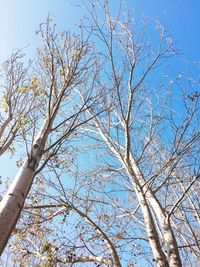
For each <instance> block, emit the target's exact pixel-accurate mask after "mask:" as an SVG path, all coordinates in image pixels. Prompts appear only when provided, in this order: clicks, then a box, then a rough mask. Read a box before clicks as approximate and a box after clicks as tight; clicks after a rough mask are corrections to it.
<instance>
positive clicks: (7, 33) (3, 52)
mask: <svg viewBox="0 0 200 267" xmlns="http://www.w3.org/2000/svg"><path fill="white" fill-rule="evenodd" d="M118 1H119V0H111V2H112V3H115V4H116V2H118ZM85 2H86V3H87V0H85ZM72 3H75V4H77V3H80V1H79V0H0V40H1V41H0V63H2V62H3V61H4V60H5V59H6V58H7V57H8V56H9V54H10V53H11V52H12V50H13V49H15V48H22V47H25V46H27V45H28V47H27V48H26V52H27V54H28V57H30V58H31V57H32V56H33V55H34V48H35V47H36V46H37V45H38V42H39V40H38V38H37V37H36V35H35V31H36V30H37V28H38V25H39V24H40V23H41V22H43V21H45V18H46V17H47V15H48V14H51V15H52V16H53V17H54V20H55V23H56V24H58V26H59V28H60V29H71V30H73V29H74V30H75V27H74V25H75V24H77V23H79V19H80V18H81V17H82V16H83V15H84V13H85V10H83V9H81V8H80V7H77V6H73V5H72ZM126 3H127V7H128V9H130V11H131V13H132V14H133V15H134V16H135V17H136V18H137V21H139V19H140V18H141V17H142V15H148V16H150V17H156V18H158V19H159V20H160V21H161V23H162V24H163V25H164V26H165V27H166V28H167V29H168V30H169V31H170V33H171V34H172V35H173V36H174V38H175V40H176V47H177V48H178V49H180V52H181V56H180V57H181V58H182V59H185V60H188V62H189V64H188V66H189V71H190V72H191V73H192V74H193V75H196V74H197V72H199V68H200V63H199V64H197V65H196V66H195V64H194V63H195V62H200V30H199V26H200V0H193V1H188V0H127V1H126ZM172 67H173V69H174V70H176V65H173V66H172ZM17 171H18V170H17V167H16V164H15V159H12V160H11V159H10V156H9V155H4V156H3V157H1V158H0V176H2V177H3V178H4V179H5V178H6V177H10V178H12V177H13V176H14V175H15V174H16V172H17ZM0 192H1V190H0Z"/></svg>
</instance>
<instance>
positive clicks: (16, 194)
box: [0, 120, 50, 255]
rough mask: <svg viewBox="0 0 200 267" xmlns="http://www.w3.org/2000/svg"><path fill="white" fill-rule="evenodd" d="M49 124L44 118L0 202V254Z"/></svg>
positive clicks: (22, 198) (27, 188) (46, 134)
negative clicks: (27, 153) (17, 171)
mask: <svg viewBox="0 0 200 267" xmlns="http://www.w3.org/2000/svg"><path fill="white" fill-rule="evenodd" d="M49 126H50V125H49V123H48V120H46V121H45V123H44V126H43V127H41V130H40V132H39V134H38V135H37V137H36V140H35V142H34V143H33V146H32V149H31V153H30V155H29V156H28V159H27V160H26V161H25V162H24V164H23V166H22V167H21V169H20V171H19V173H18V174H17V176H16V177H15V179H14V181H13V182H12V184H11V185H10V187H9V189H8V191H7V193H6V195H5V196H4V198H3V199H2V201H1V202H0V255H1V254H2V253H3V251H4V248H5V246H6V244H7V242H8V239H9V237H10V235H11V233H12V230H13V229H14V227H15V225H16V223H17V220H18V218H19V216H20V212H21V210H22V208H23V205H24V202H25V199H26V197H27V195H28V192H29V190H30V188H31V185H32V182H33V179H34V176H35V171H36V169H37V167H38V165H39V162H40V160H41V157H42V155H43V150H44V146H45V143H46V140H47V138H48V134H49V132H48V129H49V128H50V127H49Z"/></svg>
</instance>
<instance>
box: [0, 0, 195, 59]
mask: <svg viewBox="0 0 200 267" xmlns="http://www.w3.org/2000/svg"><path fill="white" fill-rule="evenodd" d="M117 1H118V0H111V3H116V2H117ZM80 2H81V1H79V0H34V1H33V0H29V1H27V0H17V1H16V0H6V1H5V0H0V36H1V42H0V62H2V61H3V60H4V59H6V57H7V56H8V55H9V54H10V53H11V51H12V49H13V48H21V47H23V46H26V45H27V44H30V47H29V48H28V49H27V51H28V52H29V53H30V54H31V53H32V51H33V47H34V46H33V45H36V44H37V42H38V41H37V38H36V37H35V35H34V32H35V30H36V29H37V27H38V25H39V23H41V22H43V21H44V20H45V17H46V16H47V15H48V14H49V13H50V14H52V15H53V16H54V17H55V22H56V23H57V24H58V25H59V26H60V27H61V28H73V25H74V24H76V23H78V21H79V19H80V17H81V16H83V14H84V10H83V9H81V8H78V7H76V6H72V3H80ZM85 2H86V3H87V0H85ZM126 3H127V6H128V8H129V9H130V10H131V12H133V14H134V15H135V16H136V17H137V18H138V17H140V16H142V14H145V15H149V16H152V17H157V18H158V19H159V20H160V21H161V23H163V24H164V25H165V26H166V28H168V29H169V30H170V32H171V33H174V35H175V37H176V39H177V47H178V48H180V49H181V52H182V53H183V54H184V56H185V58H186V59H188V60H189V61H191V62H192V61H196V60H199V59H200V49H199V45H200V31H199V25H200V16H199V14H200V0H195V1H188V0H168V1H166V0H148V1H147V0H127V1H126Z"/></svg>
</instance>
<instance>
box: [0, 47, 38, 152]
mask: <svg viewBox="0 0 200 267" xmlns="http://www.w3.org/2000/svg"><path fill="white" fill-rule="evenodd" d="M22 58H23V54H22V51H19V50H17V51H15V52H13V54H12V55H11V56H10V58H9V59H8V60H7V61H6V62H5V63H4V64H3V73H2V78H1V79H2V85H1V115H0V126H1V129H0V156H1V155H3V154H4V153H5V152H6V151H8V149H9V150H13V149H14V147H13V141H14V140H15V139H16V138H18V141H19V139H20V136H21V135H22V132H23V130H22V129H24V124H25V123H27V120H28V116H29V113H30V112H31V111H32V109H33V102H34V100H35V95H34V94H33V92H32V91H30V90H26V84H27V79H28V70H29V67H30V66H27V67H25V66H24V64H23V63H22V62H21V61H22Z"/></svg>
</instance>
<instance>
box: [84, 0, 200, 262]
mask: <svg viewBox="0 0 200 267" xmlns="http://www.w3.org/2000/svg"><path fill="white" fill-rule="evenodd" d="M97 2H98V5H99V6H100V7H101V8H102V10H104V19H102V17H101V19H99V16H97V14H98V11H97V8H96V7H95V5H91V6H90V7H88V12H89V13H90V16H91V18H92V23H91V25H90V27H91V28H92V29H93V33H94V35H95V38H97V39H98V41H99V42H101V45H102V46H103V48H102V49H101V52H100V55H101V58H102V59H101V62H102V68H101V70H102V72H103V74H101V77H103V79H101V80H100V82H99V88H101V89H100V90H102V91H104V94H105V97H104V98H103V100H102V102H103V104H101V103H102V102H101V103H100V102H99V106H101V105H102V106H104V108H105V109H106V112H105V113H103V114H102V115H100V116H98V117H96V118H95V119H94V124H93V128H90V129H88V132H90V133H91V135H93V136H94V134H95V135H96V136H97V137H96V138H98V136H100V137H101V138H102V140H103V141H104V142H105V144H106V145H107V148H108V149H109V150H110V152H111V153H112V155H113V156H114V158H115V159H116V160H117V161H118V162H119V163H120V164H121V166H120V167H121V168H123V170H124V172H126V175H128V177H129V179H130V181H131V183H132V187H133V190H134V195H135V198H136V199H137V201H138V205H139V208H140V209H141V211H142V214H143V220H144V226H145V229H146V232H147V236H148V240H149V245H150V247H151V249H152V253H153V258H154V259H153V261H155V263H156V264H157V266H182V263H181V256H180V249H179V248H180V247H181V244H182V237H183V235H184V234H183V232H182V230H181V229H180V223H179V222H180V221H181V222H182V223H183V222H184V225H185V228H184V230H185V229H187V231H188V232H187V233H188V236H190V238H192V239H193V241H192V242H191V243H192V246H193V245H194V244H195V246H196V248H198V246H199V238H198V237H196V234H194V232H193V231H194V227H195V225H196V223H197V220H196V219H194V217H193V220H194V221H193V223H192V224H193V225H192V224H191V223H190V219H189V218H191V216H192V214H191V212H190V211H189V209H191V210H192V211H193V212H194V213H196V210H197V209H198V207H197V206H196V204H192V207H191V208H189V209H188V208H186V207H184V206H183V205H182V204H183V200H184V198H186V194H187V192H188V191H189V190H192V188H193V190H192V191H193V194H194V195H193V196H192V198H193V197H194V198H196V193H197V191H196V186H197V181H198V179H199V174H198V168H197V166H198V165H197V160H198V157H197V153H198V152H197V151H198V144H199V143H198V142H199V137H200V135H199V129H198V117H197V116H198V111H199V94H198V92H197V91H196V90H195V91H194V86H195V83H194V84H191V83H190V84H189V83H188V84H186V82H185V81H184V78H181V77H180V75H179V76H178V77H177V78H176V80H175V82H174V81H173V80H171V79H170V80H169V81H168V83H167V82H166V83H164V77H162V74H161V73H158V67H159V66H160V64H161V63H163V61H165V60H166V59H167V58H169V57H171V56H173V55H175V54H176V51H175V50H174V47H173V42H172V40H171V38H170V37H169V36H168V35H167V33H166V32H165V31H164V29H163V27H162V26H161V25H160V24H159V23H158V22H156V26H157V33H158V37H159V38H158V41H155V40H154V43H153V44H152V45H151V44H150V41H149V39H148V36H147V35H146V32H145V29H144V30H139V31H138V32H136V29H135V28H134V27H135V25H134V24H133V21H132V19H131V18H130V17H129V16H126V18H125V19H124V21H123V20H122V18H121V13H120V12H119V13H118V16H117V17H115V18H113V17H111V14H110V11H109V1H105V2H104V4H102V2H101V1H97ZM102 21H103V22H102ZM145 28H146V26H145ZM105 62H106V63H105ZM150 74H151V75H152V76H153V77H154V80H155V79H156V80H157V77H158V75H160V76H161V77H162V82H160V84H159V83H158V82H157V83H156V82H155V81H154V82H153V83H152V86H151V84H150V80H149V75H150ZM155 75H156V76H157V77H156V78H155ZM185 86H187V89H185V88H184V87H185ZM188 86H189V90H190V93H189V94H188V93H186V90H188ZM177 98H179V99H180V100H181V105H182V106H181V111H180V113H177V106H178V105H180V103H179V102H178V100H177ZM83 101H84V97H83ZM109 107H110V108H109ZM88 112H89V115H90V116H93V115H92V114H93V112H92V111H89V110H88ZM180 173H181V175H182V176H183V177H182V178H180ZM180 180H181V182H180ZM177 183H179V184H178V185H177ZM183 184H184V185H183ZM174 199H177V200H176V202H175V204H174ZM191 202H193V201H190V203H191ZM179 205H181V208H178V207H179ZM188 205H189V203H187V206H188ZM182 212H184V215H182ZM186 214H187V215H186ZM182 216H186V217H185V220H183V219H182V218H181V217H182ZM186 218H188V219H186ZM178 225H179V226H178ZM186 225H187V226H186ZM192 229H193V230H192ZM180 233H181V234H180ZM180 235H181V236H182V237H181V236H180ZM186 247H187V248H188V250H187V251H189V249H190V248H191V246H190V245H189V244H188V242H187V245H186V246H185V248H186ZM195 254H196V253H195ZM188 260H190V259H189V258H188Z"/></svg>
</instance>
